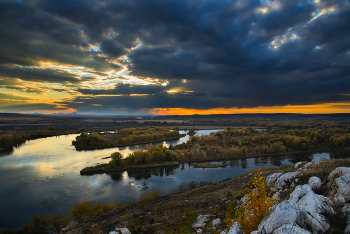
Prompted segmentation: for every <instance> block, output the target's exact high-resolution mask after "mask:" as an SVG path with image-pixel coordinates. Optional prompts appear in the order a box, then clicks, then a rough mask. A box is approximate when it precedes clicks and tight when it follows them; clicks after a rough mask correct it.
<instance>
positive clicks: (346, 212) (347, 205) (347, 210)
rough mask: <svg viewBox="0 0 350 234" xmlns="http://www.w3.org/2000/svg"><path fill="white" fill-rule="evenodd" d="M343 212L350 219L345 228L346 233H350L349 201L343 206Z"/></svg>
mask: <svg viewBox="0 0 350 234" xmlns="http://www.w3.org/2000/svg"><path fill="white" fill-rule="evenodd" d="M342 212H343V213H344V214H345V215H346V216H347V218H348V221H347V224H348V225H347V226H346V228H345V230H344V233H346V234H349V233H350V204H349V203H347V204H345V206H344V207H343V208H342Z"/></svg>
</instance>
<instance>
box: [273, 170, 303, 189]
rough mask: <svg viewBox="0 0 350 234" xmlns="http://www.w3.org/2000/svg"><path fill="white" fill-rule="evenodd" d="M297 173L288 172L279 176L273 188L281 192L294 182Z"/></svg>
mask: <svg viewBox="0 0 350 234" xmlns="http://www.w3.org/2000/svg"><path fill="white" fill-rule="evenodd" d="M298 174H299V173H298V172H288V173H285V174H283V175H281V176H280V177H279V178H278V179H277V180H276V182H275V187H276V189H277V190H283V189H284V188H285V187H287V185H288V184H290V183H291V182H292V180H294V178H295V177H296V176H297V175H298Z"/></svg>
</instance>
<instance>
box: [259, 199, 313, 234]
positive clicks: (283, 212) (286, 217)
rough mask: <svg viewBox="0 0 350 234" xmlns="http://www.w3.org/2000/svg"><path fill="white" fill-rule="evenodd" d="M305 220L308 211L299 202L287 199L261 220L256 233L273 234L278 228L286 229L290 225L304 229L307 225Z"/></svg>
mask: <svg viewBox="0 0 350 234" xmlns="http://www.w3.org/2000/svg"><path fill="white" fill-rule="evenodd" d="M305 221H306V213H305V212H304V211H303V210H302V209H300V207H299V206H298V204H296V203H295V202H293V201H290V200H287V201H283V202H281V203H280V204H278V205H275V206H274V207H273V209H272V211H271V212H270V213H269V214H268V215H267V216H266V217H265V219H263V220H262V221H261V223H260V225H259V228H258V231H257V232H256V233H259V234H260V233H266V234H271V233H274V231H275V230H277V229H280V228H282V229H286V228H287V227H288V228H289V226H292V227H294V228H295V229H302V228H304V227H305V226H306V222H305ZM289 229H290V228H289ZM292 229H293V228H292ZM306 233H307V232H306Z"/></svg>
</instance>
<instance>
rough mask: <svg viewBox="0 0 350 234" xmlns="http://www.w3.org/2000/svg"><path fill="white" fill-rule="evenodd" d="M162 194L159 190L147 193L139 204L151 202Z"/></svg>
mask: <svg viewBox="0 0 350 234" xmlns="http://www.w3.org/2000/svg"><path fill="white" fill-rule="evenodd" d="M159 195H160V193H159V190H157V189H155V190H153V191H152V192H150V193H145V194H142V195H141V196H140V199H139V202H142V201H146V200H150V199H153V198H156V197H159Z"/></svg>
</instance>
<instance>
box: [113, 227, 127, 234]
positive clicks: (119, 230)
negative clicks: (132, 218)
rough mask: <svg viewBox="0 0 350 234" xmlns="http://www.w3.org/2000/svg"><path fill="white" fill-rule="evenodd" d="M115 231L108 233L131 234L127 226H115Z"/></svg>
mask: <svg viewBox="0 0 350 234" xmlns="http://www.w3.org/2000/svg"><path fill="white" fill-rule="evenodd" d="M114 230H115V231H112V232H110V233H109V234H131V232H130V231H129V229H127V228H116V229H114Z"/></svg>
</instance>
